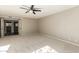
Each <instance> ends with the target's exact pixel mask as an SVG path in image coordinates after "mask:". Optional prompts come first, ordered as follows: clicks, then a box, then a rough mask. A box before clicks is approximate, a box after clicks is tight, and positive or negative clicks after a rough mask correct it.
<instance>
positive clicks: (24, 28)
mask: <svg viewBox="0 0 79 59" xmlns="http://www.w3.org/2000/svg"><path fill="white" fill-rule="evenodd" d="M19 25H20V34H21V35H26V34H30V33H35V32H37V20H36V19H26V18H22V19H21V20H20V23H19Z"/></svg>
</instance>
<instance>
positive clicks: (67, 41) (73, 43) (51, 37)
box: [41, 33, 79, 47]
mask: <svg viewBox="0 0 79 59" xmlns="http://www.w3.org/2000/svg"><path fill="white" fill-rule="evenodd" d="M41 34H42V35H43V36H45V37H47V38H50V39H53V38H55V39H57V40H61V41H63V42H66V43H69V44H72V45H75V46H78V47H79V44H78V43H76V42H72V41H69V40H66V39H62V38H60V37H57V36H55V35H51V34H48V33H41Z"/></svg>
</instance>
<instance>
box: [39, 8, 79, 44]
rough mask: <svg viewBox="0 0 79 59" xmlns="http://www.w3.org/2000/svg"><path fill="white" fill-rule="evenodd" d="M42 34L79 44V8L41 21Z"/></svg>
mask: <svg viewBox="0 0 79 59" xmlns="http://www.w3.org/2000/svg"><path fill="white" fill-rule="evenodd" d="M39 26H40V32H41V33H47V34H50V35H55V36H57V37H60V38H62V39H63V40H69V41H72V42H77V43H79V7H76V8H73V9H70V10H66V11H63V12H60V13H57V14H54V15H51V16H48V17H45V18H42V19H40V20H39Z"/></svg>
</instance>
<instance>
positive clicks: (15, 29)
mask: <svg viewBox="0 0 79 59" xmlns="http://www.w3.org/2000/svg"><path fill="white" fill-rule="evenodd" d="M17 34H19V33H18V21H14V35H17Z"/></svg>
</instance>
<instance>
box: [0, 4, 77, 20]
mask: <svg viewBox="0 0 79 59" xmlns="http://www.w3.org/2000/svg"><path fill="white" fill-rule="evenodd" d="M21 6H22V5H0V16H18V17H25V18H33V19H38V18H42V17H45V16H48V15H52V14H55V13H58V12H61V11H64V10H67V9H70V8H73V7H76V5H35V7H36V8H41V10H42V12H37V13H36V15H34V14H33V13H32V12H29V13H25V11H26V10H23V9H20V7H21ZM27 6H29V5H27Z"/></svg>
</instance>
